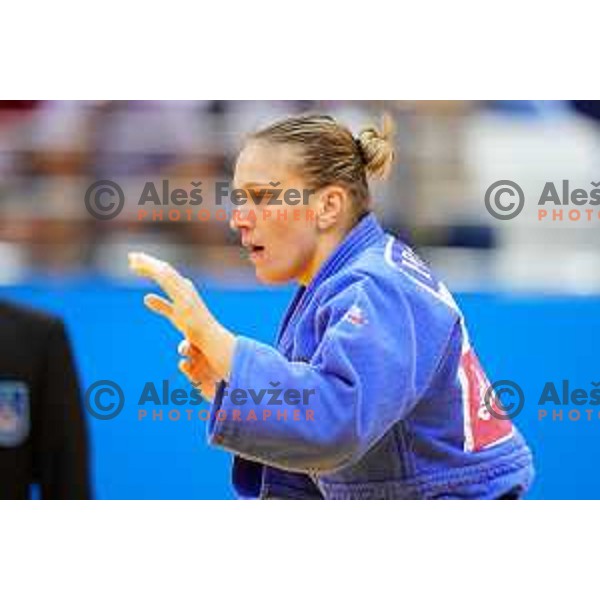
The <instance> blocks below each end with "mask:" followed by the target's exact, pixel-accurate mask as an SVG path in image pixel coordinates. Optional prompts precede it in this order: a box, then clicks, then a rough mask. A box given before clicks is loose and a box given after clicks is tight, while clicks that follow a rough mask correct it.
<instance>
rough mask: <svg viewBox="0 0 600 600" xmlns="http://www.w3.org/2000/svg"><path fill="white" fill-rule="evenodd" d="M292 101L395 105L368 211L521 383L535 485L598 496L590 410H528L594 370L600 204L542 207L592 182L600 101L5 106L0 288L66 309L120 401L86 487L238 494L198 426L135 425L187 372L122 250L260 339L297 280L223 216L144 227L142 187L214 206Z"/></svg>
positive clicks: (222, 459) (317, 106)
mask: <svg viewBox="0 0 600 600" xmlns="http://www.w3.org/2000/svg"><path fill="white" fill-rule="evenodd" d="M301 112H323V113H328V114H332V115H333V116H335V117H337V118H339V119H340V120H341V121H343V122H345V123H346V124H347V125H348V126H349V127H350V128H351V129H352V130H353V131H354V132H355V133H358V130H359V129H360V128H362V127H364V126H367V125H370V124H377V123H379V122H380V118H381V115H382V113H383V112H388V113H390V114H391V115H392V116H393V118H394V119H395V122H396V133H395V136H396V148H397V162H396V165H395V168H394V170H393V172H392V175H391V177H390V178H389V180H388V181H386V182H385V183H382V184H378V185H377V186H375V187H374V188H373V189H372V191H373V197H374V210H375V211H376V213H377V214H378V215H379V216H380V218H381V220H382V222H383V224H384V226H385V227H386V228H387V229H388V230H390V231H392V232H394V233H396V234H397V235H399V236H401V237H403V238H404V239H405V240H407V241H409V242H410V243H412V244H413V245H414V246H415V247H416V248H417V250H418V251H419V252H420V253H421V254H422V255H423V256H424V257H425V258H426V259H427V260H428V261H429V262H431V264H432V266H433V267H434V269H435V270H436V271H437V272H438V274H439V275H440V276H441V277H442V278H443V279H445V281H446V283H447V284H448V286H449V287H450V289H451V291H453V292H454V293H455V295H456V297H457V300H458V302H459V304H460V305H461V307H462V308H463V311H464V312H465V314H466V317H467V323H468V325H469V328H470V331H471V335H472V337H473V341H474V343H475V346H476V347H477V349H478V351H479V354H480V357H481V359H482V362H483V364H484V366H485V367H486V368H487V370H488V374H489V376H490V379H491V380H492V381H493V380H498V379H510V380H513V381H516V382H518V383H519V385H521V387H522V388H523V389H524V391H525V395H526V399H527V401H526V404H525V408H524V410H523V411H522V413H521V414H520V415H519V416H518V417H517V419H516V422H517V424H518V426H519V427H520V428H521V429H522V431H523V432H524V434H525V436H526V437H527V439H528V441H529V442H530V444H531V446H532V447H533V450H534V454H535V460H536V467H537V471H538V477H537V480H536V482H535V485H534V487H533V489H532V491H531V493H530V497H534V498H588V497H589V498H600V478H599V477H598V475H597V474H596V463H597V460H598V459H600V442H598V441H597V439H598V436H597V435H596V434H597V432H598V431H600V418H599V417H600V413H598V411H595V412H594V417H593V419H591V420H590V421H585V422H584V421H583V419H582V420H579V421H572V420H569V419H568V418H567V414H566V411H565V414H564V416H563V419H562V420H560V419H559V420H550V419H545V420H540V419H539V418H538V408H539V407H538V405H537V399H538V397H539V394H540V393H541V390H542V388H543V385H544V382H545V381H548V380H552V381H556V382H558V383H560V382H561V381H562V380H563V379H569V380H570V381H572V387H582V388H585V389H589V388H590V385H591V382H593V381H600V370H599V369H598V362H597V360H596V356H595V350H596V347H595V346H596V344H595V343H594V342H595V341H596V339H597V338H598V334H599V333H600V260H599V259H600V209H599V207H589V208H595V210H594V215H593V217H592V218H591V219H590V220H589V221H587V220H583V219H582V220H579V221H568V220H567V218H566V215H565V219H564V220H563V221H550V220H546V221H542V222H540V221H539V220H538V218H537V209H538V206H537V200H538V198H539V196H540V194H541V192H542V189H543V187H544V184H545V182H547V181H553V182H555V184H556V186H557V189H558V190H559V191H560V185H561V182H562V180H565V179H568V180H569V181H570V186H571V189H574V188H576V187H581V188H583V189H585V190H588V191H590V190H591V189H592V184H591V182H594V181H595V182H598V181H600V168H599V167H600V121H599V119H600V102H597V101H511V102H508V101H502V102H455V101H452V102H441V101H431V102H426V101H423V102H401V101H398V102H389V101H387V102H380V101H372V102H337V101H318V102H316V101H297V102H283V101H281V102H274V101H270V102H268V101H260V102H255V101H248V102H241V101H235V102H233V101H210V102H209V101H198V102H190V101H185V102H173V101H168V102H167V101H165V102H148V101H145V102H137V101H132V102H121V101H119V102H106V101H102V102H90V101H53V102H44V101H5V102H0V299H12V300H16V301H20V302H22V303H26V304H29V305H32V306H37V307H39V308H43V309H45V310H49V311H51V312H54V313H56V314H59V315H61V316H62V317H63V318H64V319H65V321H66V323H67V326H68V329H69V332H70V334H71V338H72V341H73V345H74V347H75V351H76V355H77V360H78V365H79V371H80V376H81V381H82V388H83V389H84V390H85V388H86V387H87V386H88V385H91V383H93V382H94V381H96V380H99V379H110V380H114V381H117V382H119V384H120V385H121V387H123V389H124V391H125V394H126V398H127V402H126V409H125V410H124V411H123V413H122V414H121V415H119V417H118V418H116V419H114V420H113V421H94V420H92V419H90V421H89V429H90V435H91V438H92V455H93V464H92V469H93V477H94V487H95V494H96V496H97V497H100V498H221V497H231V490H230V486H229V469H228V464H229V457H228V456H227V455H226V454H225V453H223V452H221V451H218V450H212V449H210V448H206V446H205V443H204V439H203V438H204V427H205V424H204V423H202V422H196V421H193V422H189V423H186V422H182V421H179V422H169V421H168V420H167V419H165V420H164V421H155V422H150V421H141V422H140V421H139V420H138V415H137V408H138V407H137V406H136V402H137V399H138V397H139V394H140V392H141V390H142V387H143V382H145V381H147V380H150V379H152V380H153V381H157V382H160V381H162V380H168V381H170V382H171V383H172V385H173V386H180V387H186V383H185V381H184V380H183V378H181V377H180V376H179V374H178V372H177V354H176V346H177V342H178V339H176V336H175V334H174V333H173V332H172V331H170V329H169V328H168V327H167V326H165V325H164V324H163V323H160V322H159V320H158V319H155V318H153V317H152V316H151V315H148V314H146V313H145V312H144V310H143V307H142V306H141V297H142V292H143V291H144V290H145V287H144V286H145V284H144V283H143V282H139V281H137V280H134V279H132V278H130V276H129V275H128V273H127V260H126V254H127V252H128V251H129V250H132V249H143V250H145V251H148V252H151V253H154V254H156V255H158V256H160V257H162V258H164V259H165V260H168V261H171V262H173V263H174V264H176V265H178V266H179V267H181V268H183V269H184V270H185V271H186V272H188V273H189V274H190V276H192V277H193V278H194V279H195V280H196V281H197V283H198V284H199V286H200V288H201V290H203V292H204V294H205V297H206V299H207V301H208V302H209V305H210V306H211V308H213V309H214V311H215V312H216V314H217V316H218V317H219V318H221V319H222V320H223V322H224V323H225V324H226V325H227V326H229V327H231V328H232V329H234V330H235V331H238V332H239V333H243V334H245V335H250V336H254V337H256V338H259V339H262V340H264V341H267V342H271V341H273V337H274V335H275V330H276V327H277V324H278V320H279V317H280V316H281V315H282V313H283V311H284V309H285V306H286V303H287V302H288V300H289V298H290V295H291V293H292V288H291V287H281V288H276V289H275V290H273V289H267V288H264V287H261V286H259V285H258V284H257V283H256V281H255V279H254V274H253V269H252V268H251V266H250V265H249V264H248V263H247V262H246V261H245V260H244V258H243V256H242V254H241V252H240V250H239V248H238V245H237V239H236V236H235V235H234V234H233V233H232V232H231V231H230V230H229V228H228V226H227V223H225V222H219V221H215V220H210V221H209V222H199V221H194V220H192V221H190V222H184V221H179V222H174V221H169V220H168V219H167V218H164V219H163V220H162V221H160V220H156V221H152V220H143V221H140V220H138V217H137V209H138V206H137V199H138V198H139V196H140V192H141V190H142V189H143V187H144V183H145V182H147V181H154V182H156V184H157V189H158V190H160V182H161V181H162V180H164V179H168V180H169V182H170V185H171V187H172V188H175V187H182V188H184V189H190V182H191V181H198V180H201V181H202V182H203V186H202V195H203V198H204V202H203V204H202V206H203V207H210V206H211V203H214V198H213V197H212V196H211V182H215V181H226V180H230V179H231V177H232V168H233V164H234V160H235V156H236V153H237V151H238V150H239V148H240V146H241V144H242V143H243V138H244V135H245V134H247V133H250V132H252V131H253V130H255V129H256V128H258V127H260V126H262V125H265V124H267V123H269V122H271V121H273V120H274V119H277V118H278V117H284V116H287V115H289V114H293V113H301ZM101 179H108V180H112V181H115V182H117V183H118V184H119V185H120V186H121V187H122V188H123V190H124V192H125V198H126V206H125V209H124V210H123V212H122V213H121V214H120V215H119V216H118V217H117V218H115V219H113V220H108V221H99V220H96V219H94V218H92V217H91V216H90V214H89V213H88V212H87V210H86V207H85V204H84V196H85V193H86V190H87V188H88V187H89V186H90V184H91V183H93V182H94V181H96V180H101ZM498 180H512V181H515V182H517V183H518V184H519V186H520V187H521V188H522V189H523V191H524V193H525V198H526V202H525V209H524V210H523V212H522V213H521V214H520V215H519V216H518V217H516V218H514V219H511V220H506V221H501V220H497V219H494V218H492V216H491V215H490V214H489V213H488V211H487V210H486V208H485V204H484V196H485V191H486V189H487V188H488V187H489V186H490V185H491V184H492V183H494V182H495V181H498ZM550 208H553V207H552V206H551V207H550ZM0 351H1V352H10V349H5V348H2V349H0ZM565 408H569V407H565Z"/></svg>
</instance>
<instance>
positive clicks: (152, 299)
mask: <svg viewBox="0 0 600 600" xmlns="http://www.w3.org/2000/svg"><path fill="white" fill-rule="evenodd" d="M144 304H145V306H146V307H147V308H149V309H150V310H152V311H154V312H155V313H157V314H159V315H161V316H163V317H166V318H167V319H171V318H172V317H173V305H172V304H171V303H170V302H169V301H168V300H165V299H164V298H161V297H160V296H157V295H156V294H146V295H145V296H144Z"/></svg>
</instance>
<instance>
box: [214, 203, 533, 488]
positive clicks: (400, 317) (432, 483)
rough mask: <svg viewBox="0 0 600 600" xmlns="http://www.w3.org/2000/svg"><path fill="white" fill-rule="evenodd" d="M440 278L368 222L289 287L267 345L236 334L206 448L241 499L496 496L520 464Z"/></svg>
mask: <svg viewBox="0 0 600 600" xmlns="http://www.w3.org/2000/svg"><path fill="white" fill-rule="evenodd" d="M489 385H490V384H489V381H488V379H487V378H486V375H485V373H484V371H483V369H482V368H481V365H480V363H479V361H478V359H477V355H476V354H475V352H474V350H473V348H472V346H471V344H470V341H469V336H468V333H467V330H466V327H465V323H464V319H463V316H462V314H461V312H460V310H459V308H458V307H457V305H456V303H455V302H454V300H453V298H452V296H451V295H450V293H449V292H448V290H447V289H446V287H445V286H444V284H443V283H441V282H440V281H438V280H437V279H436V278H435V276H434V275H433V274H432V273H431V271H430V270H429V268H428V267H427V266H426V265H425V263H423V262H422V261H421V260H420V259H419V258H418V257H417V255H416V254H415V253H414V252H413V251H412V250H411V248H410V247H408V246H407V245H405V244H404V243H402V242H401V241H399V240H398V239H396V238H394V237H392V236H390V235H387V234H386V233H385V232H384V231H383V230H382V228H381V227H380V225H379V223H378V221H377V219H376V218H375V216H374V215H373V214H369V215H367V216H365V217H364V218H363V219H362V220H361V221H359V223H358V224H357V225H356V226H355V227H354V229H352V231H350V232H349V234H348V235H347V236H346V238H345V239H344V240H343V241H342V243H341V244H340V245H339V246H338V247H337V248H336V250H335V251H334V252H333V254H332V255H330V256H329V257H328V259H327V260H326V261H325V263H324V264H323V265H322V267H321V269H320V270H319V272H318V273H317V274H316V276H315V277H314V279H313V280H312V281H311V282H310V284H309V285H308V286H306V287H304V286H302V287H300V288H299V289H298V291H297V293H296V295H295V297H294V299H293V300H292V302H291V304H290V306H289V308H288V310H287V313H286V315H285V317H284V319H283V322H282V324H281V327H280V330H279V334H278V338H277V346H276V348H273V347H271V346H268V345H266V344H262V343H259V342H257V341H254V340H251V339H248V338H245V337H239V338H238V340H237V343H236V348H235V352H234V357H233V364H232V368H231V375H230V380H229V382H227V384H226V383H225V382H222V383H221V385H220V386H219V389H218V391H217V394H216V397H215V401H214V403H213V406H212V408H211V414H210V419H209V422H208V437H209V442H210V443H211V444H213V445H216V446H220V447H222V448H225V449H227V450H230V451H231V452H233V453H234V454H235V458H234V465H233V483H234V487H235V489H236V491H237V493H238V494H239V495H240V496H241V497H250V498H252V497H258V498H299V499H312V498H314V499H321V498H325V499H394V498H398V499H417V498H428V499H437V498H497V497H500V496H502V495H504V494H506V493H509V492H511V493H515V494H517V495H520V494H522V493H523V492H524V491H525V490H526V489H527V488H528V486H529V484H530V482H531V479H532V474H533V468H532V457H531V453H530V451H529V449H528V447H527V445H526V444H525V442H524V440H523V438H522V436H521V435H520V433H519V432H518V431H517V429H516V428H515V427H514V426H513V425H512V423H511V422H510V421H509V420H507V419H506V418H503V417H505V416H506V415H504V413H502V405H501V404H500V403H498V402H497V398H496V397H495V396H494V395H493V394H492V395H489V394H488V396H487V399H486V393H487V392H488V389H489Z"/></svg>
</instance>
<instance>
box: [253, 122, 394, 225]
mask: <svg viewBox="0 0 600 600" xmlns="http://www.w3.org/2000/svg"><path fill="white" fill-rule="evenodd" d="M393 129H394V128H393V121H392V119H391V118H390V117H389V116H388V115H385V116H384V118H383V123H382V128H381V130H378V129H377V128H375V127H368V128H366V129H363V130H361V131H360V133H359V134H358V136H356V137H354V136H353V135H352V132H351V131H350V130H349V129H348V128H347V127H346V126H344V125H342V124H340V123H338V122H337V121H336V120H335V119H334V118H333V117H330V116H326V115H304V116H297V117H289V118H287V119H283V120H282V121H277V122H276V123H273V124H272V125H269V126H268V127H265V128H264V129H261V130H259V131H257V132H256V133H254V134H253V135H252V136H251V137H250V140H261V141H266V142H269V143H275V144H289V145H292V146H294V147H296V148H297V149H298V150H299V153H300V154H299V156H300V161H301V163H300V165H299V170H300V173H301V174H302V176H303V177H304V179H305V180H306V182H307V184H308V185H309V187H310V188H314V189H319V188H322V187H325V186H326V185H331V184H334V183H336V184H340V185H342V186H344V187H345V188H346V189H347V190H348V192H349V193H350V194H351V196H352V200H353V202H354V208H355V213H356V215H357V216H359V217H360V216H362V214H364V213H366V212H368V211H369V209H370V194H369V186H368V183H367V180H368V179H384V178H385V177H386V176H387V175H388V173H389V171H390V168H391V166H392V162H393V160H394V147H393V143H392V137H393Z"/></svg>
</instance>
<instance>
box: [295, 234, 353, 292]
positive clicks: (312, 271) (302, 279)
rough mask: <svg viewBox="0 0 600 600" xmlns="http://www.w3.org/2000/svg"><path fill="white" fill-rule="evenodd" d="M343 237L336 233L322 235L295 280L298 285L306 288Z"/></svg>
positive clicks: (343, 235)
mask: <svg viewBox="0 0 600 600" xmlns="http://www.w3.org/2000/svg"><path fill="white" fill-rule="evenodd" d="M344 237H345V234H339V233H336V234H331V235H323V236H322V237H321V238H320V240H319V242H318V243H317V247H316V249H315V252H314V254H313V256H312V258H311V260H310V261H309V263H308V265H307V266H306V268H305V269H304V270H303V271H302V273H301V274H300V276H299V277H298V278H297V281H298V283H299V284H300V285H303V286H307V285H308V284H309V283H310V282H311V281H312V280H313V278H314V276H315V275H316V274H317V273H318V272H319V269H320V268H321V265H322V264H323V263H324V262H325V261H326V260H327V259H328V258H329V256H331V254H332V253H333V251H334V250H335V249H336V248H337V247H338V245H339V244H340V243H341V241H342V240H343V239H344Z"/></svg>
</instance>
